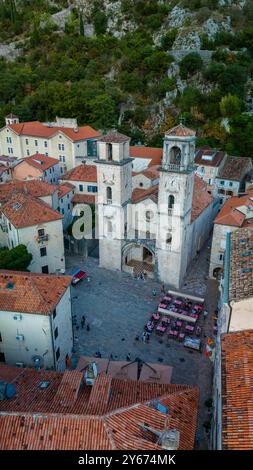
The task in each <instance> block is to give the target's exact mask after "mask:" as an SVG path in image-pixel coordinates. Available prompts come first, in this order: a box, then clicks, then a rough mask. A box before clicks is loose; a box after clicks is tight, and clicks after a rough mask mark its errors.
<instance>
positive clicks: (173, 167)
mask: <svg viewBox="0 0 253 470" xmlns="http://www.w3.org/2000/svg"><path fill="white" fill-rule="evenodd" d="M160 169H161V170H162V171H174V172H177V173H191V172H192V171H194V170H196V166H194V165H188V166H186V165H177V164H175V163H167V164H164V165H163V166H162V167H161V168H160Z"/></svg>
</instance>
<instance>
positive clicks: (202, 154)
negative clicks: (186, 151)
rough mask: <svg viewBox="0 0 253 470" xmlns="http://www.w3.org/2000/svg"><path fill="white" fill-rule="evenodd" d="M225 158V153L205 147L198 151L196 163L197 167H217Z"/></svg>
mask: <svg viewBox="0 0 253 470" xmlns="http://www.w3.org/2000/svg"><path fill="white" fill-rule="evenodd" d="M225 157H226V154H225V152H221V151H220V150H217V149H212V148H211V147H209V146H205V147H202V148H200V149H197V150H196V155H195V163H196V165H203V166H213V167H217V166H220V164H221V163H222V161H223V160H224V158H225Z"/></svg>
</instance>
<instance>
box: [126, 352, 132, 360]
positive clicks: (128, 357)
mask: <svg viewBox="0 0 253 470" xmlns="http://www.w3.org/2000/svg"><path fill="white" fill-rule="evenodd" d="M130 359H131V354H130V353H128V354H127V357H126V360H127V361H130Z"/></svg>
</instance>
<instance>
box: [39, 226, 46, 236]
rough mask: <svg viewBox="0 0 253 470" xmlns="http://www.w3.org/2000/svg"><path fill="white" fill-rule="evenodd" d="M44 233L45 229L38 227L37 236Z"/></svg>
mask: <svg viewBox="0 0 253 470" xmlns="http://www.w3.org/2000/svg"><path fill="white" fill-rule="evenodd" d="M44 235H45V229H44V228H39V230H38V236H39V237H44Z"/></svg>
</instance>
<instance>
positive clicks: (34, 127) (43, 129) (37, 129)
mask: <svg viewBox="0 0 253 470" xmlns="http://www.w3.org/2000/svg"><path fill="white" fill-rule="evenodd" d="M8 127H9V128H10V129H12V130H13V131H14V132H15V133H16V134H18V135H27V136H31V137H44V138H46V139H49V138H50V137H53V136H54V135H55V134H57V132H62V133H63V134H65V135H66V136H67V137H68V138H69V139H71V140H73V141H74V142H76V141H78V140H86V139H92V138H96V137H99V136H100V133H99V132H97V131H95V129H93V128H92V127H90V126H81V127H78V130H77V132H75V131H74V129H72V128H67V127H56V126H47V125H46V124H42V123H41V122H39V121H32V122H21V123H18V124H10V125H8Z"/></svg>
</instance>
